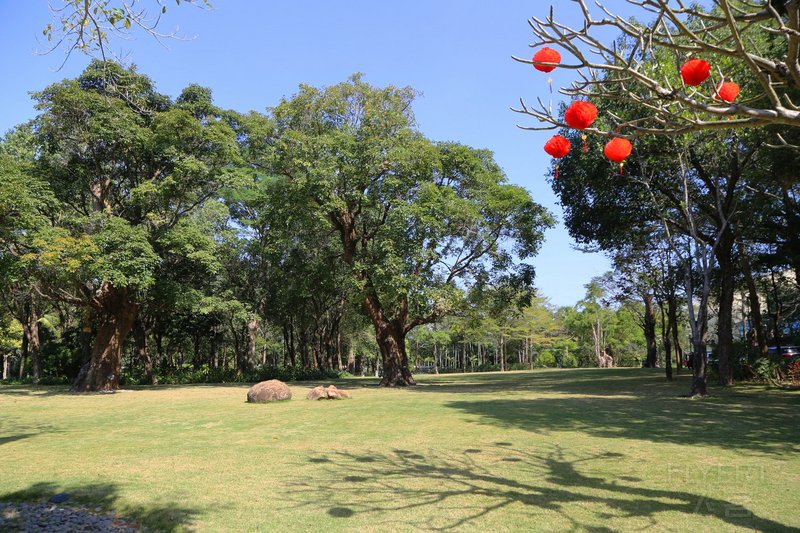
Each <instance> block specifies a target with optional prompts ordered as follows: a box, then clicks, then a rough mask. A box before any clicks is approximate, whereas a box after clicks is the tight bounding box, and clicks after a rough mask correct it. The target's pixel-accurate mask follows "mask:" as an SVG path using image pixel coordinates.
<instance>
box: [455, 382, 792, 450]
mask: <svg viewBox="0 0 800 533" xmlns="http://www.w3.org/2000/svg"><path fill="white" fill-rule="evenodd" d="M446 405H447V406H448V407H452V408H454V409H457V410H459V411H462V412H464V413H467V414H470V415H477V418H475V419H474V421H475V422H476V423H479V424H490V425H493V426H497V427H501V428H518V429H524V430H527V431H531V432H534V433H541V434H547V433H549V432H552V431H580V432H583V433H586V434H588V435H593V436H599V437H607V438H624V439H640V440H649V441H654V442H659V443H664V442H671V443H675V444H683V445H697V444H703V445H713V446H719V447H724V448H726V449H739V450H742V451H750V452H757V453H769V454H783V455H786V456H791V454H794V453H797V452H800V397H795V396H784V397H781V396H759V395H728V396H727V397H724V398H716V399H711V400H702V401H690V400H686V399H681V398H674V397H656V398H648V397H613V396H612V397H604V396H587V397H569V396H568V397H561V396H552V397H544V398H532V399H524V398H523V399H487V400H474V401H453V402H449V403H447V404H446Z"/></svg>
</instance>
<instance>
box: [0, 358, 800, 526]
mask: <svg viewBox="0 0 800 533" xmlns="http://www.w3.org/2000/svg"><path fill="white" fill-rule="evenodd" d="M374 383H375V382H374V380H367V379H351V380H343V381H341V382H337V385H338V386H340V387H343V388H348V389H350V390H351V392H352V393H353V399H352V400H342V401H333V402H310V401H307V400H305V393H306V391H307V390H308V389H309V388H310V387H311V386H313V385H316V383H303V384H295V385H293V386H292V392H293V394H294V399H293V400H291V401H289V402H283V403H278V404H266V405H265V404H261V405H251V404H247V403H245V402H244V400H245V394H246V391H247V387H246V386H241V385H235V386H234V385H230V386H226V385H221V386H183V387H157V388H152V389H141V390H129V391H123V392H121V393H118V394H113V395H82V396H78V395H71V394H68V393H66V391H65V390H64V389H63V388H50V387H42V388H31V387H2V388H0V457H2V461H0V499H4V500H12V499H23V498H34V497H41V496H48V495H51V494H53V493H56V492H64V491H65V492H70V493H72V494H73V500H75V499H77V500H78V501H80V502H90V503H91V504H92V505H96V506H101V507H104V508H106V509H113V510H116V511H118V512H120V513H122V514H125V515H127V516H129V517H132V519H134V520H137V521H140V522H141V523H143V524H144V525H146V526H148V527H149V528H150V529H151V530H152V529H155V530H178V531H181V530H190V531H194V530H197V531H212V532H216V531H279V532H284V533H288V532H292V531H349V532H351V531H359V532H361V531H392V532H398V531H428V530H441V531H481V532H501V531H594V532H601V531H619V530H624V531H632V530H649V531H676V532H678V531H680V532H682V531H688V530H690V529H691V530H694V531H750V530H759V531H789V530H799V529H800V453H798V452H800V393H797V392H779V391H771V390H767V389H764V388H758V387H735V388H732V389H730V390H720V389H716V388H712V391H711V392H712V396H711V397H710V398H708V399H704V400H690V399H687V398H682V397H680V395H681V394H684V393H686V392H687V391H688V389H689V386H688V381H687V378H683V377H682V378H680V379H679V380H678V381H677V382H675V383H672V384H668V383H666V382H665V381H664V379H663V377H662V375H661V373H660V372H654V371H648V370H640V369H612V370H549V371H536V372H534V373H528V372H514V373H506V374H496V373H495V374H480V375H476V374H468V375H446V376H445V375H443V376H435V377H434V376H431V377H428V376H422V377H420V385H419V386H418V387H415V388H410V389H408V390H385V389H381V388H378V387H375V386H374Z"/></svg>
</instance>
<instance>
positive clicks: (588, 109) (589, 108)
mask: <svg viewBox="0 0 800 533" xmlns="http://www.w3.org/2000/svg"><path fill="white" fill-rule="evenodd" d="M596 118H597V108H596V107H595V106H594V104H593V103H591V102H584V101H583V100H575V101H574V102H572V105H570V106H569V108H568V109H567V112H566V113H564V122H566V123H567V124H569V126H570V127H572V128H575V129H576V130H585V129H586V128H588V127H589V126H591V125H592V123H593V122H594V119H596Z"/></svg>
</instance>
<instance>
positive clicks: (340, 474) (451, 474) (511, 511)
mask: <svg viewBox="0 0 800 533" xmlns="http://www.w3.org/2000/svg"><path fill="white" fill-rule="evenodd" d="M503 444H505V443H503ZM487 448H488V449H487ZM483 449H484V451H486V452H489V453H494V454H500V455H501V456H503V457H502V458H501V459H496V460H494V462H493V461H484V462H478V461H477V460H476V457H475V455H470V454H467V453H432V454H428V455H427V456H423V455H421V454H419V453H410V452H407V451H405V450H394V451H393V452H391V453H373V454H371V455H370V456H371V457H372V458H373V460H372V461H369V462H364V461H362V460H361V457H362V456H361V455H355V454H351V453H348V452H334V453H327V454H324V457H323V458H325V459H327V462H326V466H325V467H324V468H323V469H322V470H319V471H318V472H319V473H318V474H317V476H315V479H314V480H313V482H307V483H306V482H301V483H295V484H293V485H291V486H290V488H289V490H288V492H285V493H284V494H283V495H281V496H276V497H277V498H278V500H281V501H283V502H284V503H285V506H286V508H287V509H290V508H291V509H296V508H297V507H305V508H307V509H308V510H309V512H314V513H322V512H324V513H327V514H328V515H329V516H331V517H335V518H340V519H342V520H343V521H344V522H343V525H347V522H346V521H347V520H349V519H351V518H353V517H357V518H359V521H358V522H357V523H355V522H354V523H353V524H352V525H353V526H354V527H356V526H358V525H359V524H363V523H364V521H368V522H369V523H370V524H372V525H373V526H374V527H380V525H381V524H385V525H387V526H389V525H392V526H396V525H397V524H398V522H400V521H401V520H403V519H405V522H404V523H405V525H407V526H409V527H412V528H416V529H420V530H424V531H461V530H465V529H470V530H472V529H476V530H483V529H484V528H486V527H489V526H487V524H488V525H491V524H492V523H493V521H494V520H500V521H501V523H502V524H503V525H504V527H510V528H512V529H520V528H522V530H534V529H546V528H547V527H558V528H559V529H564V527H563V526H564V525H567V526H568V529H570V530H573V531H575V530H581V531H596V532H608V531H613V529H611V528H609V527H606V525H604V524H609V523H610V522H609V521H611V520H614V521H616V522H615V525H617V527H619V526H618V524H619V523H620V522H621V523H622V524H624V525H623V527H631V526H635V527H636V528H637V529H647V528H652V529H653V530H658V529H663V528H664V527H665V526H666V525H667V524H675V521H676V518H677V517H676V514H678V515H683V518H685V519H686V520H687V522H688V523H695V524H697V521H696V520H695V517H697V518H699V517H708V518H713V519H716V520H718V521H715V522H711V524H712V526H713V527H719V526H720V522H719V521H721V522H722V523H724V524H726V526H727V527H728V528H744V529H748V530H749V529H753V530H758V531H789V530H792V527H791V526H789V525H786V524H782V523H779V522H777V521H774V520H772V519H769V518H765V517H760V516H758V515H756V514H755V513H754V512H753V511H751V510H750V509H748V508H747V507H746V506H745V505H744V504H743V502H741V501H732V500H726V499H723V498H719V497H708V496H706V495H702V494H694V493H691V492H686V491H680V490H665V489H660V488H649V487H647V486H645V485H644V482H643V481H642V480H639V479H637V478H634V477H631V476H620V477H617V478H607V477H595V476H591V475H587V474H586V473H584V472H583V471H582V470H584V469H587V468H588V469H591V466H586V465H590V463H592V462H602V461H621V460H626V458H625V456H623V455H622V454H614V453H601V454H597V455H589V456H579V457H572V458H567V457H566V456H565V454H564V452H563V451H562V450H561V449H560V448H554V449H553V450H552V451H551V452H550V453H546V454H545V455H536V454H534V453H527V452H524V451H519V450H514V449H511V448H509V447H507V446H500V445H499V443H496V444H495V445H493V446H489V447H484V448H483ZM495 457H496V456H495ZM320 458H321V457H315V459H316V461H315V462H316V463H319V459H320ZM505 459H513V460H514V461H513V462H506V461H505ZM496 513H505V514H504V515H503V516H497V515H496ZM662 513H663V514H664V516H663V517H662V516H660V515H661V514H662ZM553 514H557V515H558V517H559V518H560V521H561V522H562V524H558V525H556V524H553V516H552V515H553ZM492 515H495V516H492ZM398 516H400V517H401V518H399V519H398V518H397V517H398ZM407 517H410V518H407ZM520 521H522V522H520ZM701 524H702V522H701ZM702 525H704V526H708V525H709V523H708V522H706V523H705V524H702ZM698 527H700V526H698Z"/></svg>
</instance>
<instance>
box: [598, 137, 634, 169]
mask: <svg viewBox="0 0 800 533" xmlns="http://www.w3.org/2000/svg"><path fill="white" fill-rule="evenodd" d="M632 150H633V145H632V144H631V142H630V141H629V140H628V139H623V138H622V137H614V138H613V139H611V140H610V141H608V142H607V143H606V145H605V147H604V148H603V153H604V154H605V155H606V157H607V158H609V159H610V160H611V161H614V162H615V163H619V174H620V176H621V175H622V165H623V163H624V161H625V159H627V157H628V156H629V155H631V151H632Z"/></svg>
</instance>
